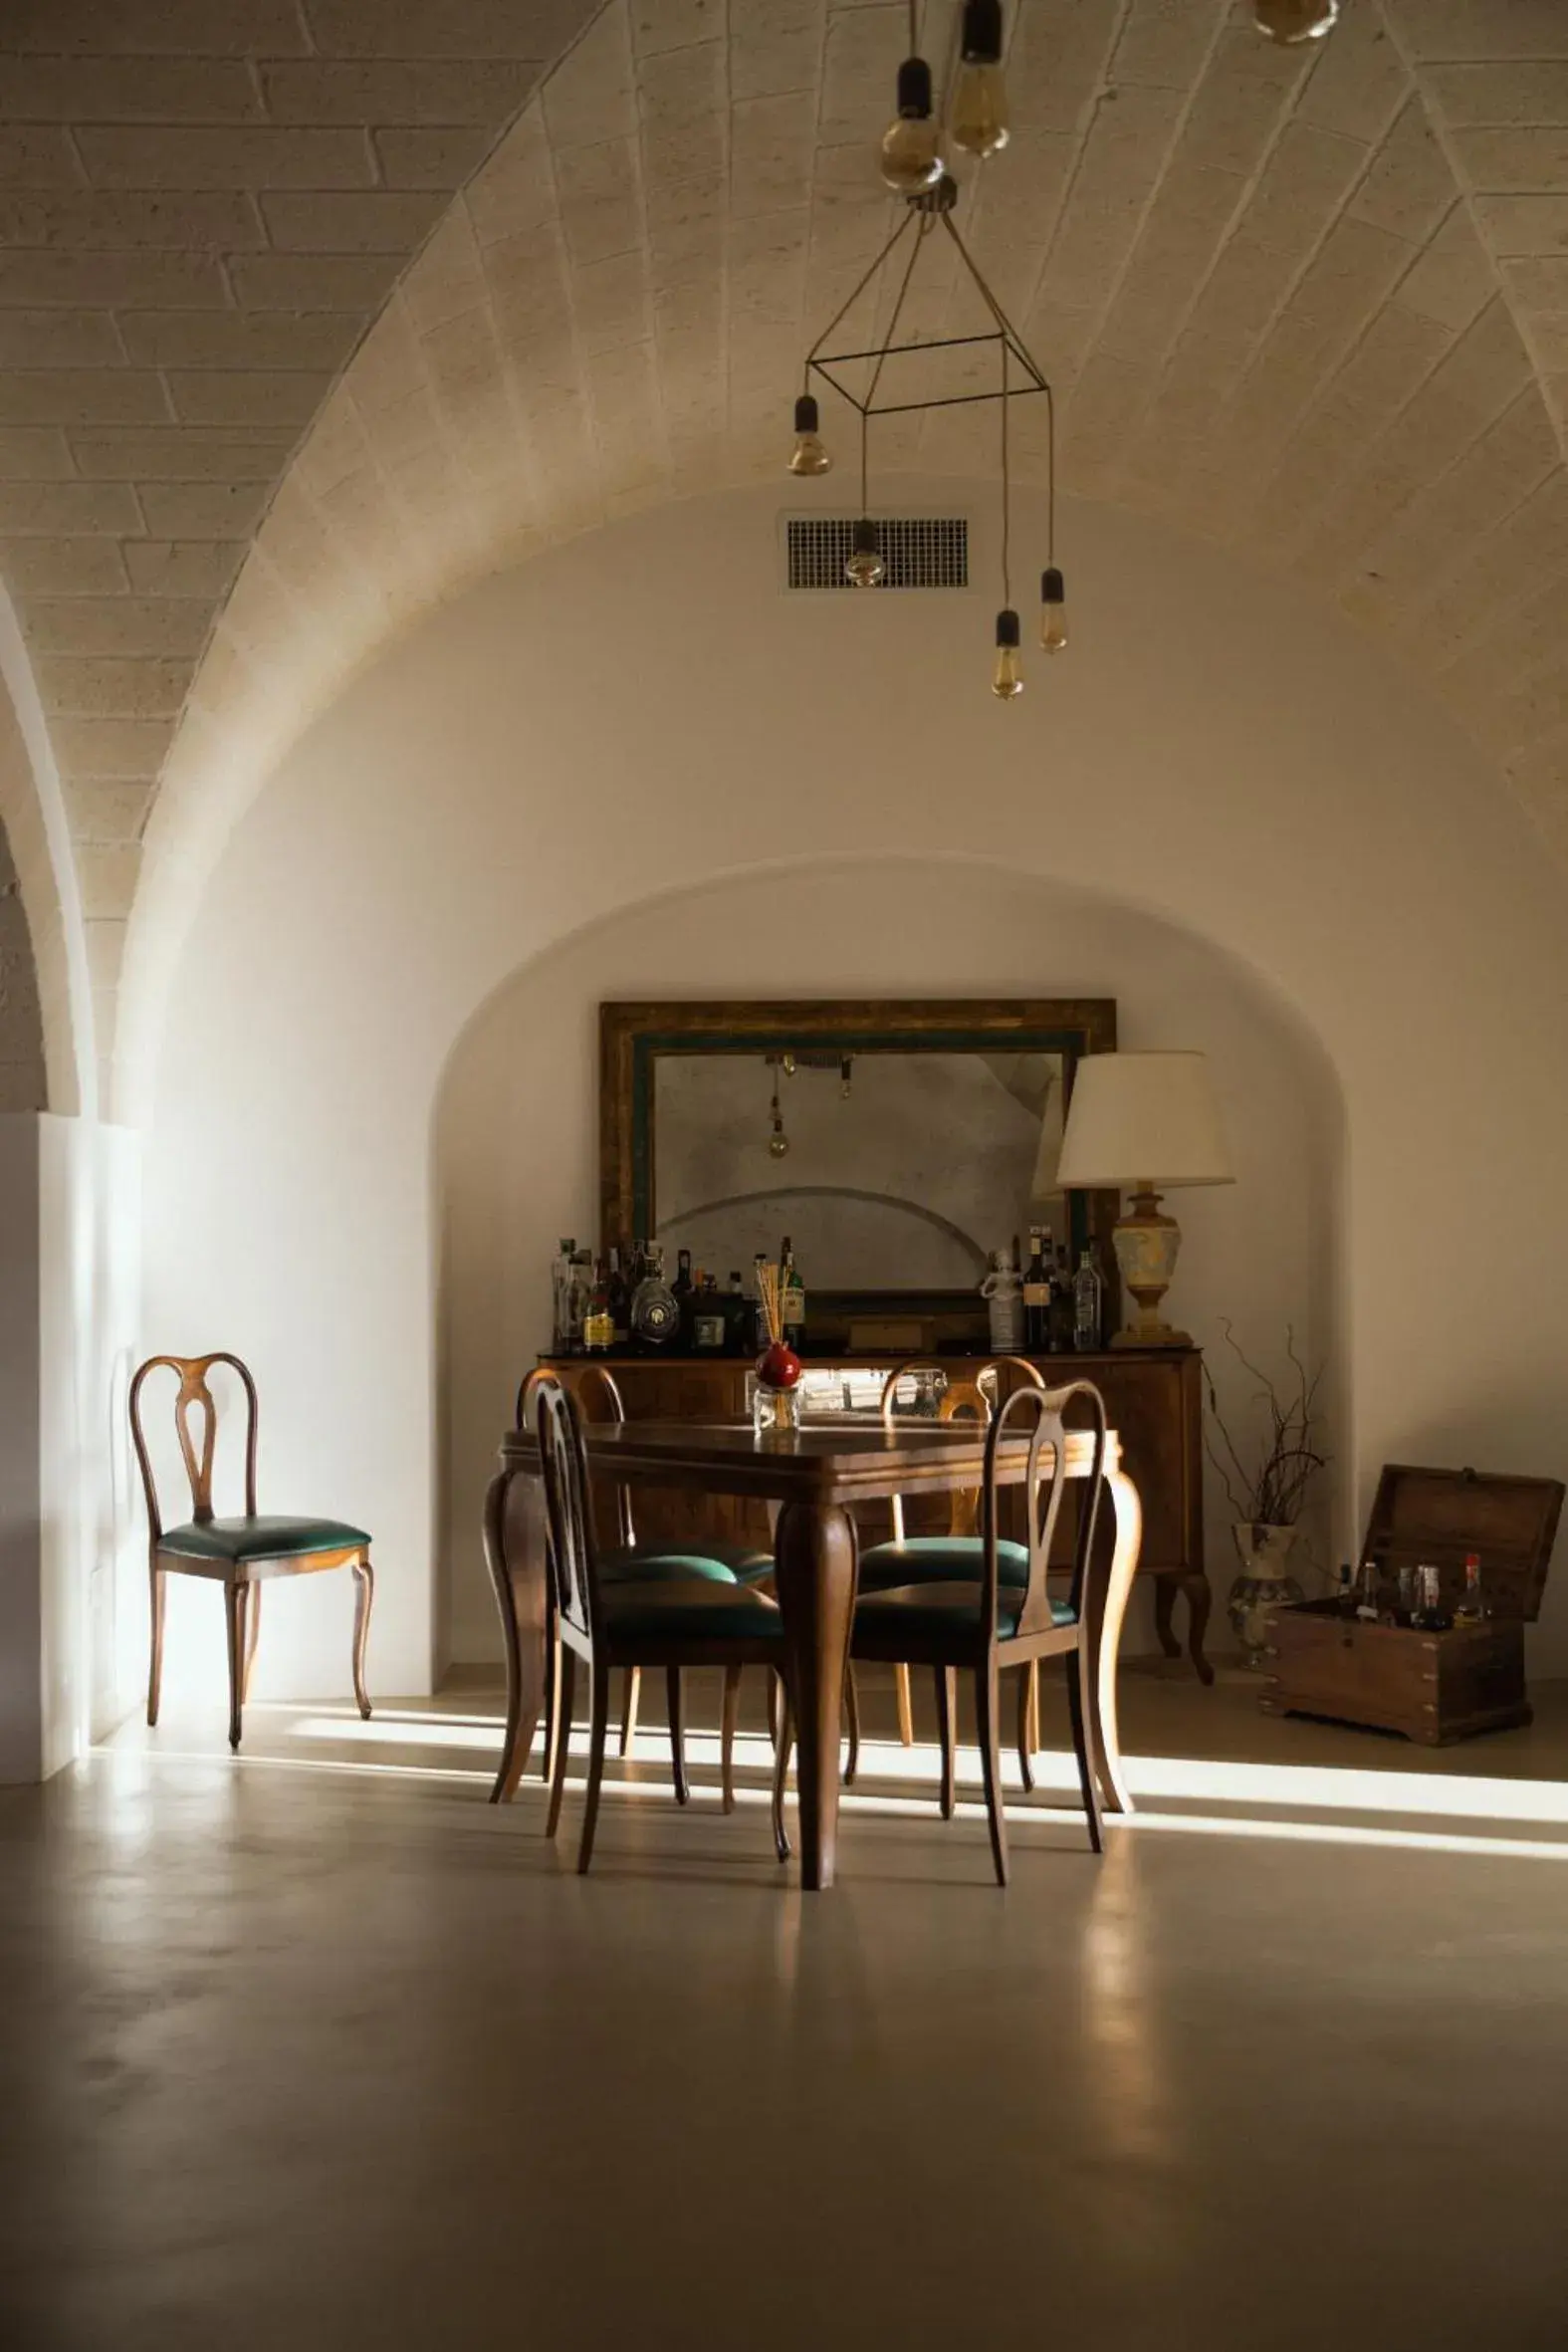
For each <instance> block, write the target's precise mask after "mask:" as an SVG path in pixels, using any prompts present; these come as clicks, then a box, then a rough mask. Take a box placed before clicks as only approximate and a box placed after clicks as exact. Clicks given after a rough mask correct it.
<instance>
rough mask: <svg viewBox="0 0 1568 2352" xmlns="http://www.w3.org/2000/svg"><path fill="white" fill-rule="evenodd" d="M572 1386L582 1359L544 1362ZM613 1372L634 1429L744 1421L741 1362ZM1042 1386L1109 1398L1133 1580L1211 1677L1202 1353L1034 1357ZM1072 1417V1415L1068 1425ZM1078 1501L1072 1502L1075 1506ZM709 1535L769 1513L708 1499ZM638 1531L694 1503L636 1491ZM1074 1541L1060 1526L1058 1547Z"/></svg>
mask: <svg viewBox="0 0 1568 2352" xmlns="http://www.w3.org/2000/svg"><path fill="white" fill-rule="evenodd" d="M542 1360H543V1361H544V1362H545V1363H546V1364H547V1365H548V1366H549V1367H550V1369H552V1370H554V1371H558V1372H560V1375H561V1377H562V1378H563V1379H564V1380H565V1381H566V1382H567V1384H568V1385H570V1383H571V1381H572V1378H573V1375H574V1374H576V1373H580V1372H581V1371H582V1369H583V1368H584V1367H583V1362H582V1359H580V1358H573V1359H568V1360H563V1361H560V1362H557V1361H555V1360H554V1359H552V1358H549V1357H546V1358H543V1359H542ZM593 1360H594V1361H595V1362H599V1363H603V1364H605V1365H606V1366H607V1367H608V1369H609V1370H610V1371H612V1372H613V1373H614V1375H615V1380H616V1384H617V1386H618V1387H619V1389H620V1392H621V1397H622V1400H623V1402H624V1404H625V1408H626V1414H627V1417H628V1419H630V1420H634V1421H692V1422H698V1423H702V1422H716V1421H719V1422H722V1421H739V1420H743V1419H744V1418H745V1416H746V1411H747V1403H746V1375H747V1372H748V1370H749V1368H750V1366H749V1364H748V1361H747V1359H746V1358H744V1357H736V1356H601V1357H595V1358H594V1359H593ZM945 1360H948V1361H951V1364H952V1368H953V1370H954V1371H955V1372H956V1373H960V1372H971V1373H973V1372H974V1371H976V1370H978V1369H979V1367H980V1365H981V1363H983V1362H984V1361H985V1359H984V1357H980V1356H973V1357H971V1356H954V1357H952V1358H951V1359H945ZM1035 1360H1036V1361H1037V1363H1038V1365H1039V1369H1040V1371H1041V1373H1042V1374H1043V1375H1044V1377H1045V1378H1046V1380H1057V1381H1059V1380H1063V1379H1066V1378H1069V1377H1081V1378H1083V1379H1087V1380H1092V1381H1093V1382H1094V1383H1095V1385H1096V1386H1097V1387H1098V1388H1099V1389H1100V1390H1101V1392H1102V1393H1103V1395H1104V1397H1105V1404H1106V1411H1107V1413H1108V1415H1109V1418H1110V1423H1111V1426H1112V1428H1113V1429H1115V1430H1116V1431H1117V1432H1118V1433H1119V1435H1120V1438H1121V1444H1122V1462H1123V1466H1124V1468H1125V1469H1126V1470H1127V1472H1128V1474H1129V1476H1130V1477H1131V1479H1132V1480H1133V1483H1134V1485H1135V1486H1136V1487H1137V1489H1138V1492H1139V1495H1140V1497H1141V1499H1142V1503H1143V1521H1144V1534H1143V1550H1142V1554H1141V1557H1140V1559H1139V1572H1140V1574H1142V1575H1149V1576H1153V1577H1154V1578H1155V1579H1156V1583H1155V1624H1156V1628H1157V1631H1158V1635H1159V1640H1160V1646H1161V1648H1162V1649H1163V1650H1164V1651H1165V1653H1166V1655H1167V1656H1168V1657H1172V1658H1175V1657H1178V1656H1180V1654H1181V1652H1180V1645H1179V1644H1178V1642H1177V1639H1176V1633H1175V1629H1174V1625H1173V1622H1172V1620H1173V1614H1174V1609H1175V1603H1176V1596H1177V1594H1178V1592H1180V1593H1182V1594H1183V1595H1184V1596H1185V1598H1186V1600H1187V1603H1188V1635H1187V1648H1188V1654H1189V1656H1190V1657H1191V1659H1192V1662H1193V1666H1194V1668H1195V1670H1196V1671H1197V1673H1198V1675H1199V1677H1200V1679H1201V1680H1202V1681H1204V1682H1206V1683H1207V1682H1212V1681H1213V1680H1214V1670H1213V1668H1212V1667H1211V1666H1210V1664H1209V1661H1208V1659H1207V1658H1206V1656H1205V1654H1204V1633H1205V1630H1206V1628H1207V1626H1208V1623H1209V1612H1210V1605H1211V1596H1210V1591H1209V1582H1208V1578H1207V1577H1206V1575H1205V1573H1204V1502H1203V1384H1202V1378H1201V1368H1202V1363H1203V1358H1202V1356H1201V1354H1200V1353H1199V1351H1198V1349H1197V1348H1191V1347H1184V1348H1148V1349H1135V1348H1114V1349H1108V1350H1107V1351H1106V1352H1105V1353H1103V1354H1100V1355H1072V1356H1040V1357H1038V1358H1036V1359H1035ZM806 1361H807V1366H808V1368H809V1369H811V1370H822V1371H845V1370H848V1369H850V1368H852V1367H861V1368H864V1367H868V1366H874V1367H877V1368H883V1369H890V1368H891V1367H892V1365H893V1364H894V1363H895V1362H896V1361H897V1358H896V1357H894V1356H888V1355H853V1356H833V1357H821V1358H814V1357H808V1358H807V1359H806ZM1070 1418H1071V1416H1070V1415H1069V1419H1070ZM1074 1500H1075V1499H1074ZM701 1511H702V1517H701V1521H700V1524H701V1526H702V1527H703V1528H704V1529H705V1530H706V1531H707V1532H708V1533H710V1534H712V1535H714V1536H716V1537H720V1538H722V1539H724V1540H726V1541H729V1542H756V1543H767V1542H768V1540H769V1529H768V1520H767V1507H766V1505H763V1504H760V1503H754V1502H750V1501H747V1500H746V1499H745V1498H743V1497H740V1496H725V1495H715V1496H712V1497H710V1498H709V1499H708V1500H707V1501H706V1502H705V1503H704V1504H703V1505H702V1507H701ZM637 1524H638V1532H639V1534H641V1535H643V1536H646V1537H650V1538H660V1537H670V1536H676V1535H680V1534H690V1533H691V1532H692V1525H693V1522H692V1500H691V1497H690V1495H679V1494H676V1493H674V1492H672V1493H671V1494H670V1495H669V1496H668V1497H666V1496H664V1495H663V1494H660V1493H658V1492H649V1491H648V1490H646V1489H639V1492H638V1497H637ZM909 1525H910V1529H911V1532H915V1531H916V1530H917V1529H918V1526H919V1517H918V1513H917V1512H916V1511H914V1510H913V1509H911V1511H910V1513H909ZM865 1532H866V1534H867V1537H868V1539H869V1540H873V1541H874V1540H875V1539H876V1538H877V1537H878V1536H881V1535H884V1534H886V1532H887V1528H886V1526H885V1525H882V1526H878V1527H876V1528H874V1529H873V1528H869V1527H868V1528H867V1529H866V1530H865ZM1069 1533H1070V1529H1069V1528H1068V1527H1066V1526H1064V1528H1063V1529H1062V1535H1063V1539H1064V1540H1065V1539H1066V1538H1067V1537H1068V1535H1069Z"/></svg>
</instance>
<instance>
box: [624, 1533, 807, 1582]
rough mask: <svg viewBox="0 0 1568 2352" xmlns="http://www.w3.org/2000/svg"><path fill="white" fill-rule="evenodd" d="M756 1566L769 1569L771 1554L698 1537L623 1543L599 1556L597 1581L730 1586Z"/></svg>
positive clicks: (737, 1544)
mask: <svg viewBox="0 0 1568 2352" xmlns="http://www.w3.org/2000/svg"><path fill="white" fill-rule="evenodd" d="M759 1563H760V1565H761V1568H762V1569H763V1570H766V1569H768V1568H771V1567H772V1566H773V1564H774V1563H773V1556H772V1554H771V1553H760V1552H758V1551H757V1550H756V1548H755V1547H754V1546H752V1545H749V1544H744V1543H709V1542H707V1541H706V1540H705V1539H704V1538H703V1537H701V1536H699V1537H697V1538H696V1540H695V1541H693V1542H691V1543H629V1544H626V1543H623V1544H617V1545H614V1546H613V1547H612V1548H610V1549H609V1550H606V1551H601V1552H600V1553H599V1582H600V1583H601V1584H633V1583H639V1582H644V1581H647V1580H649V1579H652V1580H656V1581H659V1582H667V1581H668V1580H669V1579H670V1578H671V1577H684V1578H686V1579H688V1580H690V1579H692V1578H694V1577H701V1578H705V1579H706V1580H707V1581H708V1582H709V1583H710V1584H734V1583H737V1582H740V1581H745V1580H747V1579H748V1577H749V1576H750V1574H752V1573H755V1572H757V1571H758V1569H759Z"/></svg>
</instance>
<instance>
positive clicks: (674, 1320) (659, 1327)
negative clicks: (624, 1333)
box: [631, 1242, 681, 1354]
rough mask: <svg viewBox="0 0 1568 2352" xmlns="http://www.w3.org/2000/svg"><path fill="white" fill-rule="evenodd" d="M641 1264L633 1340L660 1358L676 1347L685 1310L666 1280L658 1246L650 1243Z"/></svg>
mask: <svg viewBox="0 0 1568 2352" xmlns="http://www.w3.org/2000/svg"><path fill="white" fill-rule="evenodd" d="M641 1264H642V1280H641V1281H640V1282H639V1283H638V1285H637V1288H636V1289H635V1291H633V1293H632V1294H631V1336H632V1341H633V1344H634V1345H635V1346H637V1347H639V1348H644V1349H647V1350H649V1351H651V1352H652V1353H654V1354H657V1353H658V1351H659V1350H660V1349H661V1348H665V1347H670V1346H673V1345H674V1342H675V1340H676V1338H677V1337H678V1335H679V1332H680V1327H681V1310H680V1308H679V1306H678V1305H677V1304H676V1300H675V1293H674V1292H673V1291H672V1290H671V1289H670V1287H669V1285H668V1283H667V1282H666V1281H665V1279H664V1252H663V1250H662V1249H661V1248H660V1247H659V1244H658V1243H657V1242H649V1244H648V1245H647V1247H646V1249H645V1250H644V1251H643V1253H642V1260H641Z"/></svg>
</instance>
